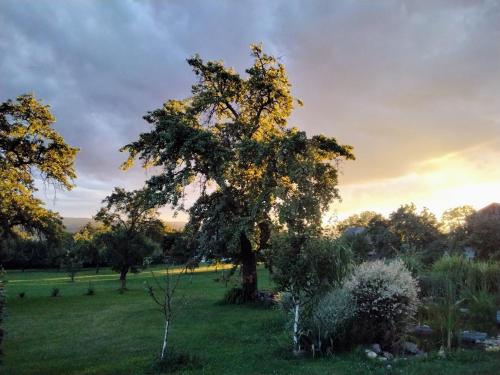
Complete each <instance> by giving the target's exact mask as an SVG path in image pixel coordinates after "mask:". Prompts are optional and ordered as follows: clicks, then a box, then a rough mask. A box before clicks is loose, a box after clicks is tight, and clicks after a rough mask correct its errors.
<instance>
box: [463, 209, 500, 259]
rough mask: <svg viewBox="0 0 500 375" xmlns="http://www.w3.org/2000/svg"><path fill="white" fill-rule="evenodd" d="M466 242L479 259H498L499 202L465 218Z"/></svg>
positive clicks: (499, 254) (499, 252)
mask: <svg viewBox="0 0 500 375" xmlns="http://www.w3.org/2000/svg"><path fill="white" fill-rule="evenodd" d="M466 231H467V236H468V240H467V242H468V243H469V244H470V245H472V246H473V247H474V248H475V249H476V251H477V255H478V257H479V258H481V259H494V260H500V204H498V203H493V204H490V205H489V206H487V207H484V208H483V209H481V210H479V211H477V212H475V213H473V214H472V215H469V216H468V217H467V219H466Z"/></svg>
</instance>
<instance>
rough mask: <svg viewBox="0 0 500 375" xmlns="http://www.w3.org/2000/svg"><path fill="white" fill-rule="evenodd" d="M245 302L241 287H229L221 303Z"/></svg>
mask: <svg viewBox="0 0 500 375" xmlns="http://www.w3.org/2000/svg"><path fill="white" fill-rule="evenodd" d="M245 302H246V298H245V294H244V291H243V288H240V287H234V288H230V289H228V290H227V291H226V293H224V297H222V301H221V303H222V304H224V305H241V304H243V303H245Z"/></svg>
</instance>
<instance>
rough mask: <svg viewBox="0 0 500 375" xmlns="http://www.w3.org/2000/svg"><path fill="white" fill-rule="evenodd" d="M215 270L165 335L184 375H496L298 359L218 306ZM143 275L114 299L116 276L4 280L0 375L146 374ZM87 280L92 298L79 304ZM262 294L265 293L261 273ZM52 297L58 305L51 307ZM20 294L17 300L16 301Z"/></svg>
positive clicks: (479, 359)
mask: <svg viewBox="0 0 500 375" xmlns="http://www.w3.org/2000/svg"><path fill="white" fill-rule="evenodd" d="M217 276H218V274H217V273H215V272H214V271H213V270H208V271H207V270H205V272H199V273H196V274H195V275H194V276H193V277H192V278H190V277H185V278H184V280H183V281H182V284H181V288H180V289H179V296H181V295H182V296H183V297H184V303H183V304H182V306H181V307H180V309H179V310H178V312H177V316H176V317H175V320H174V322H173V325H172V334H171V343H172V345H173V346H174V347H175V348H176V349H177V350H179V351H183V352H188V353H191V354H194V355H195V356H196V357H198V358H199V359H200V362H201V365H200V367H198V368H197V369H195V370H190V371H184V372H181V373H185V374H217V375H219V374H255V375H257V374H385V373H391V374H392V373H395V374H426V375H430V374H500V354H498V353H491V354H490V353H489V354H486V353H482V352H464V353H457V354H454V355H453V356H452V358H450V359H446V360H442V359H438V358H436V357H435V356H433V355H431V356H430V357H429V359H425V360H412V361H398V362H396V363H392V364H391V366H392V368H391V369H387V367H386V365H387V364H380V363H378V362H372V361H369V360H366V359H365V358H364V357H363V356H362V355H359V354H356V353H351V354H342V355H338V356H336V357H335V358H324V359H320V360H318V359H316V360H313V359H296V358H293V357H292V356H290V354H289V346H288V345H289V344H290V338H289V337H288V333H287V332H284V331H283V321H282V319H281V315H280V312H279V311H276V310H268V309H263V308H256V307H248V306H223V305H219V304H217V301H218V300H220V299H221V297H222V295H223V293H224V291H225V287H224V285H223V284H222V283H217V282H214V279H215V278H216V277H217ZM150 279H151V276H150V273H149V272H143V273H141V274H136V275H130V276H129V282H128V287H129V289H130V290H129V291H128V292H126V293H124V294H119V293H118V292H117V290H116V289H117V287H118V281H117V275H116V274H114V273H112V272H110V271H109V270H102V271H101V273H100V274H99V275H95V273H94V272H93V271H86V272H82V273H80V274H79V275H78V277H77V279H76V281H75V282H74V283H70V282H69V281H68V278H67V277H66V274H64V273H62V272H61V273H57V272H28V271H27V272H24V273H23V272H9V273H8V280H9V282H8V283H7V309H8V311H7V313H8V316H7V321H6V330H7V336H6V340H5V347H4V352H5V358H4V368H1V367H0V373H1V374H9V375H27V374H32V375H52V374H99V375H104V374H120V375H121V374H144V373H148V371H150V364H151V362H152V359H153V357H154V355H155V353H157V352H158V351H159V350H160V347H161V341H162V333H163V322H162V315H161V313H159V312H158V311H157V310H156V305H154V303H153V302H152V301H151V299H150V297H149V296H148V295H147V294H146V292H145V290H144V287H143V284H144V281H146V280H150ZM89 280H91V281H92V283H93V285H94V287H95V290H96V294H95V295H94V296H85V295H84V293H85V291H86V288H87V285H88V282H89ZM260 284H261V287H264V288H265V287H266V286H268V285H269V280H268V276H267V274H265V272H264V271H263V270H262V271H261V272H260ZM53 287H57V288H59V289H60V290H61V296H60V297H57V298H53V297H50V292H51V290H52V288H53ZM20 292H25V293H26V297H25V298H23V299H21V298H19V296H18V294H19V293H20Z"/></svg>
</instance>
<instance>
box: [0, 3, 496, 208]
mask: <svg viewBox="0 0 500 375" xmlns="http://www.w3.org/2000/svg"><path fill="white" fill-rule="evenodd" d="M499 40H500V1H495V0H494V1H479V0H476V1H465V0H464V1H460V0H454V1H451V0H450V1H440V0H428V1H425V0H424V1H417V0H414V1H389V0H387V1H385V0H378V1H369V0H366V1H349V0H345V1H335V2H334V1H326V0H325V1H306V0H302V1H293V0H282V1H267V0H263V1H258V0H255V1H230V0H228V1H222V0H213V1H209V0H203V1H181V0H179V1H162V2H160V1H126V0H115V1H112V0H107V1H105V0H101V1H88V0H86V1H76V0H72V1H57V0H50V1H42V0H31V1H26V0H1V1H0V101H4V100H6V99H7V98H14V97H15V96H17V95H19V94H21V93H26V92H34V93H35V95H36V96H37V97H38V98H40V99H42V100H43V102H44V103H47V104H50V105H51V107H52V110H53V112H54V114H55V116H56V117H57V120H58V121H57V123H56V128H57V129H58V130H59V131H60V132H61V133H62V134H63V135H64V137H65V138H66V140H67V141H68V143H70V144H71V145H74V146H77V147H79V148H80V149H81V152H80V153H79V154H78V157H77V162H76V166H77V172H78V176H79V177H78V179H77V180H76V181H75V182H76V184H77V187H76V188H75V189H74V190H72V191H71V192H57V193H56V194H54V192H53V191H52V190H51V189H50V188H44V187H42V188H41V189H40V192H39V195H40V197H42V198H43V199H44V200H45V201H46V202H47V205H48V207H49V208H51V209H55V210H57V211H59V212H60V213H61V214H62V215H63V216H76V217H90V216H92V215H93V214H94V213H95V211H96V210H97V208H98V207H99V204H100V201H101V200H102V199H103V198H104V197H105V196H106V195H107V194H108V193H109V192H110V191H111V189H112V188H113V187H114V186H124V187H127V188H135V187H139V186H141V185H142V183H143V181H144V180H145V178H147V176H148V174H147V172H145V171H142V170H140V169H139V168H137V169H135V170H132V171H129V172H122V171H120V170H119V165H120V164H121V162H122V161H123V160H124V159H125V155H124V154H121V153H120V152H119V151H118V149H119V148H120V147H121V146H122V145H124V144H126V143H127V142H129V141H130V140H133V139H135V138H137V136H138V134H139V133H140V132H143V131H146V130H147V127H146V124H145V122H144V121H143V120H142V116H143V115H144V114H145V113H146V112H147V111H148V110H151V109H155V108H157V107H159V106H160V105H161V103H162V102H163V101H165V100H166V99H169V98H184V97H186V96H187V95H189V88H190V86H191V84H192V83H193V82H194V76H193V74H192V72H191V71H190V69H189V68H188V66H187V64H186V62H185V59H186V58H187V57H190V56H192V55H193V54H194V53H199V54H200V55H201V56H202V57H204V58H206V59H223V60H224V61H225V63H226V64H227V65H230V66H233V67H235V68H236V69H237V70H239V71H241V72H242V71H243V69H244V68H245V67H246V66H248V65H249V64H251V58H250V56H249V49H248V46H249V45H250V44H251V43H254V42H262V43H263V45H264V48H265V49H266V50H267V51H268V52H270V53H272V54H275V55H276V56H279V57H280V59H281V61H282V62H283V63H284V64H285V65H286V67H287V69H288V73H289V77H290V80H291V82H292V84H293V93H294V95H295V96H296V97H298V98H300V99H302V100H303V101H304V102H305V106H304V107H302V108H299V109H297V110H296V112H295V113H294V115H293V117H292V118H291V120H290V123H291V124H292V125H295V126H298V127H299V128H302V129H304V130H306V131H308V132H309V134H314V133H324V134H327V135H331V136H335V137H337V138H338V140H339V141H341V142H342V143H346V144H351V145H353V146H354V147H355V153H356V156H357V160H356V161H354V162H348V163H345V164H344V165H343V166H342V175H341V179H340V188H341V194H342V197H343V201H342V203H336V204H334V206H333V207H332V213H337V214H338V215H339V216H340V217H344V216H346V215H348V214H351V213H355V212H359V211H362V210H367V209H370V210H376V211H380V212H382V213H388V212H390V211H392V210H394V209H395V208H397V207H398V206H399V205H400V204H402V203H408V202H415V203H416V204H417V205H418V206H420V207H423V206H427V207H429V208H430V209H431V210H432V211H434V212H435V213H437V214H440V213H441V212H442V210H443V209H445V208H448V207H453V206H457V205H461V204H472V205H474V206H476V207H477V208H479V207H481V206H483V205H486V204H487V203H490V202H492V201H500V168H499V167H498V165H499V164H500V163H499V162H500V43H499ZM164 215H165V217H166V218H167V217H169V215H170V211H169V210H165V211H164ZM181 218H182V217H181Z"/></svg>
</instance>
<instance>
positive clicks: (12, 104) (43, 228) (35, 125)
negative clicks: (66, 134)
mask: <svg viewBox="0 0 500 375" xmlns="http://www.w3.org/2000/svg"><path fill="white" fill-rule="evenodd" d="M54 122H55V118H54V117H53V116H52V114H51V112H50V109H49V107H48V106H46V105H42V104H41V103H39V102H38V101H37V100H36V99H35V98H34V97H33V96H32V95H22V96H19V97H18V98H17V100H16V101H12V100H8V101H6V102H4V103H2V104H1V105H0V237H3V238H5V237H8V236H12V235H14V234H15V232H16V229H17V230H19V229H20V228H21V227H22V230H24V231H28V232H38V233H41V234H44V235H45V236H55V235H56V234H57V232H61V231H62V229H61V226H62V223H61V220H60V217H59V216H58V215H56V214H55V213H53V212H51V211H49V210H47V209H45V208H44V207H43V203H42V201H41V200H39V199H37V198H35V197H34V196H33V194H34V192H35V190H36V189H35V187H34V175H35V174H37V175H38V176H40V177H41V178H42V179H43V180H44V181H45V182H48V183H51V184H54V185H55V186H57V187H61V188H64V189H68V190H69V189H71V188H72V187H73V182H72V180H73V179H74V178H75V177H76V173H75V169H74V165H73V163H74V159H75V155H76V153H77V152H78V149H77V148H73V147H70V146H69V145H67V144H66V142H65V141H64V139H63V137H62V136H61V135H60V134H59V133H57V132H56V131H55V130H54V129H53V128H52V125H53V123H54Z"/></svg>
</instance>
